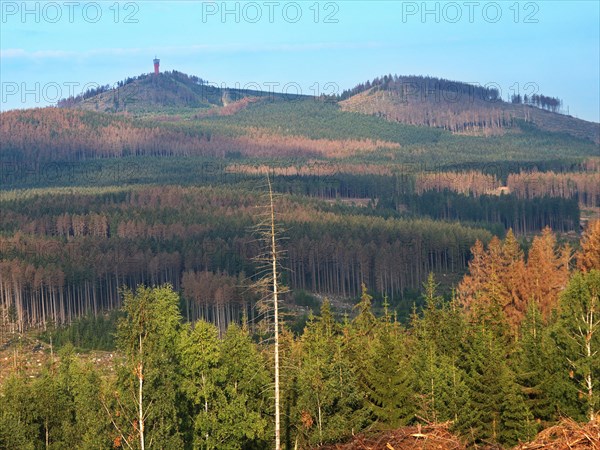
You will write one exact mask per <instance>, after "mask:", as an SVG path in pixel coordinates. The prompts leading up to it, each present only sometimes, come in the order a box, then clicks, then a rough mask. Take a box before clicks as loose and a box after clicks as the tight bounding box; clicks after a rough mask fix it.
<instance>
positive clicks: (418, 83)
mask: <svg viewBox="0 0 600 450" xmlns="http://www.w3.org/2000/svg"><path fill="white" fill-rule="evenodd" d="M372 88H375V90H380V89H381V90H394V91H399V92H402V93H403V95H404V96H406V97H411V96H418V97H419V98H426V97H436V98H439V97H440V96H441V95H442V93H446V92H451V93H453V94H455V95H459V96H461V97H463V98H465V97H468V98H470V99H471V100H474V99H478V100H483V101H489V102H496V101H499V100H501V99H500V93H499V91H498V89H496V88H492V87H489V88H488V87H484V86H477V85H475V84H469V83H463V82H459V81H451V80H446V79H444V78H436V77H425V76H415V75H410V76H400V75H392V74H389V75H384V76H383V77H377V78H375V79H373V80H372V81H366V82H364V83H360V84H358V85H356V86H355V87H354V88H352V89H348V90H345V91H343V92H342V93H341V95H340V100H346V99H348V98H350V97H352V96H354V95H356V94H359V93H361V92H364V91H368V90H369V89H372Z"/></svg>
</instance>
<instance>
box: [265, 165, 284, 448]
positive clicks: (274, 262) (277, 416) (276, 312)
mask: <svg viewBox="0 0 600 450" xmlns="http://www.w3.org/2000/svg"><path fill="white" fill-rule="evenodd" d="M267 182H268V183H269V203H270V206H271V233H270V234H271V264H272V272H273V273H272V276H273V307H274V320H275V450H281V428H280V427H281V425H280V413H279V308H278V294H279V292H278V283H277V246H276V241H275V207H274V205H273V189H272V187H271V180H270V179H269V176H268V175H267Z"/></svg>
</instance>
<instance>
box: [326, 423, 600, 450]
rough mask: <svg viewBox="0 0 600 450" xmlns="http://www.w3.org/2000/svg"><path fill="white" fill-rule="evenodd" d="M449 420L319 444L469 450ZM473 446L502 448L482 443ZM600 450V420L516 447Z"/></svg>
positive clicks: (359, 449)
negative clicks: (344, 442) (345, 441)
mask: <svg viewBox="0 0 600 450" xmlns="http://www.w3.org/2000/svg"><path fill="white" fill-rule="evenodd" d="M449 425H450V424H449V423H442V424H429V425H422V426H421V425H416V426H411V427H402V428H398V429H396V430H391V431H386V432H384V433H382V434H378V435H373V436H367V435H364V434H359V435H356V436H354V437H353V438H352V440H351V441H350V442H348V443H346V444H332V445H327V446H324V447H319V448H320V450H465V449H467V448H470V447H467V445H466V444H465V443H464V442H462V441H461V439H460V438H459V437H457V436H455V435H454V434H452V433H451V432H450V431H449ZM472 448H478V449H482V450H483V449H488V450H491V449H500V448H501V447H497V446H486V445H485V444H484V445H478V446H473V447H472ZM538 449H539V450H542V449H543V450H565V449H569V450H600V420H596V421H594V422H589V423H587V424H583V425H582V424H578V423H577V422H575V421H573V420H571V419H563V420H562V421H561V422H559V423H558V424H557V425H554V426H552V427H550V428H547V429H545V430H543V431H541V432H540V433H539V434H538V435H537V436H536V438H535V439H534V440H533V441H531V442H527V443H524V444H520V445H518V446H516V447H515V448H514V449H513V450H538Z"/></svg>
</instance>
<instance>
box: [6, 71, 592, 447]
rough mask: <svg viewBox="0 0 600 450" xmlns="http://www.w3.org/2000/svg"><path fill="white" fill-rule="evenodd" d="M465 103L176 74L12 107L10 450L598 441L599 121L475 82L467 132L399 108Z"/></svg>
mask: <svg viewBox="0 0 600 450" xmlns="http://www.w3.org/2000/svg"><path fill="white" fill-rule="evenodd" d="M407 83H410V85H409V84H407ZM423 83H424V84H423ZM421 84H423V85H422V86H421ZM455 84H456V83H453V82H449V81H448V80H438V79H433V78H430V77H408V78H402V77H397V76H385V77H383V78H377V79H375V80H373V81H372V82H367V83H361V84H359V85H358V86H357V87H356V88H354V89H351V90H349V91H345V92H344V93H342V94H341V95H338V96H336V95H333V96H321V97H318V98H310V97H306V96H300V97H294V98H290V97H289V96H286V95H283V94H282V95H272V94H267V93H261V92H258V91H244V90H233V89H229V90H225V89H222V88H216V87H212V86H210V87H209V86H207V85H206V84H205V82H204V81H203V80H202V79H200V78H198V77H190V76H187V75H185V74H182V73H180V72H176V71H173V72H165V73H161V74H159V75H157V76H154V77H152V76H146V75H141V76H139V77H134V78H128V79H126V80H125V81H123V82H121V83H119V84H118V86H116V87H115V88H113V89H111V88H109V87H101V88H98V89H95V90H93V91H90V92H86V93H84V94H82V95H80V96H78V97H73V98H69V99H64V100H62V101H61V102H59V107H51V108H43V109H33V110H19V111H8V112H3V113H1V115H0V117H1V120H0V169H1V170H0V180H1V186H0V210H1V214H0V357H1V358H2V359H1V363H0V448H6V449H111V448H123V449H139V448H148V449H154V448H156V449H200V448H202V449H267V448H273V442H274V439H275V428H276V423H279V428H280V437H281V444H282V448H286V449H290V450H291V449H308V448H318V447H323V448H342V447H341V445H342V443H344V442H350V441H354V442H359V441H360V439H370V438H373V439H375V438H374V436H387V435H386V434H385V433H393V432H395V431H394V430H396V431H397V432H398V433H399V432H400V431H398V430H413V428H410V427H414V430H413V431H411V432H410V433H411V436H412V438H415V439H419V438H420V437H421V436H425V437H427V436H428V435H427V432H426V431H423V430H440V429H443V430H444V431H443V432H444V433H446V434H445V435H444V436H448V439H453V441H452V442H453V445H455V446H454V447H451V446H450V444H448V447H447V448H489V449H499V448H506V449H508V448H515V449H516V448H518V449H523V450H525V449H532V448H543V447H539V446H538V447H535V445H538V444H536V442H537V443H540V442H542V441H541V440H540V439H542V440H543V439H546V437H545V436H547V435H550V434H552V433H548V430H553V428H552V427H556V426H561V425H560V424H562V423H565V421H570V422H568V423H573V424H575V425H574V426H580V427H584V426H590V427H593V426H595V427H596V428H593V429H592V428H590V429H592V431H593V430H596V431H595V432H598V425H597V424H598V414H599V411H600V385H599V384H598V380H599V379H600V357H599V356H598V355H599V351H600V300H599V298H600V220H598V214H599V212H600V178H599V168H600V159H599V158H598V154H599V153H598V150H599V147H598V138H597V136H596V135H595V134H594V133H596V132H597V129H596V128H597V126H596V127H594V125H597V124H591V123H587V122H584V121H579V120H578V119H574V118H572V117H567V116H562V115H561V114H559V112H558V110H559V107H560V100H559V99H557V98H554V97H547V96H538V97H536V98H535V99H534V98H531V99H527V100H524V99H513V101H512V102H503V101H502V100H500V99H498V98H496V97H497V96H496V94H495V93H494V91H493V90H489V89H483V88H481V89H479V90H476V91H473V92H472V91H471V90H469V86H468V85H466V84H459V85H458V86H460V87H461V89H463V90H461V91H460V92H462V93H463V94H464V95H466V94H469V95H470V94H473V95H476V96H477V102H476V104H475V106H474V107H472V108H471V110H468V108H467V105H466V104H462V103H460V102H459V103H458V104H454V105H449V106H448V108H447V109H445V108H443V107H442V106H440V105H439V104H438V103H439V102H437V103H436V102H431V101H429V100H428V101H417V100H415V99H412V100H411V101H409V102H408V103H405V102H401V104H400V103H398V104H397V103H395V102H396V100H397V99H398V98H401V97H402V96H406V95H408V94H409V92H407V91H406V89H407V86H409V87H410V88H411V89H410V93H412V94H415V92H420V90H421V89H420V88H422V90H423V91H424V92H432V91H435V90H438V91H440V92H441V93H442V94H441V95H442V97H443V93H444V92H445V89H447V88H448V86H454V85H455ZM415 86H417V87H420V88H419V89H417V90H415ZM448 89H449V88H448ZM463 91H464V92H463ZM480 97H481V98H480ZM434 103H435V104H434ZM411 105H412V106H411ZM411 108H412V109H411ZM434 110H435V111H434ZM434 112H435V114H434ZM419 114H424V115H425V116H426V117H427V120H421V119H420V118H419V117H420V116H419ZM463 115H464V117H463ZM466 116H469V118H468V120H467V119H466V118H465V117H466ZM411 121H412V122H411ZM590 130H591V131H590ZM271 189H272V193H273V194H274V196H273V197H269V196H268V194H269V193H270V192H271ZM270 212H272V213H273V216H269V214H270ZM269 217H271V219H272V221H271V222H269ZM270 225H272V228H269V226H270ZM269 230H271V231H272V235H270V234H269ZM271 237H272V240H270V238H271ZM271 245H272V246H273V247H271ZM275 246H276V247H277V251H275ZM275 259H276V263H275V262H274V261H275ZM272 260H273V264H272V266H270V265H269V264H270V263H271V261H272ZM275 280H276V281H277V283H275V282H274V281H275ZM276 285H278V286H279V288H280V289H279V290H278V294H279V297H276V298H278V301H277V302H276V303H275V302H274V295H273V294H274V291H277V288H275V286H276ZM275 304H276V305H277V309H276V308H275ZM276 317H278V319H277V320H278V322H277V325H276V324H275V323H274V321H275V319H276ZM276 349H277V350H276ZM276 367H277V369H276ZM275 380H278V383H275ZM276 384H277V388H276V387H275V385H276ZM276 391H277V392H278V395H277V396H276V394H275V392H276ZM275 397H277V398H278V406H275ZM278 412H279V414H278ZM557 424H558V425H557ZM577 424H579V425H577ZM585 424H588V425H585ZM590 424H591V425H590ZM405 427H408V428H405ZM427 427H429V428H427ZM582 429H583V428H582ZM544 430H546V434H544V432H545V431H544ZM421 431H422V432H421ZM431 432H432V433H433V431H431ZM538 433H541V434H539V435H538ZM586 433H587V434H586ZM586 433H583V435H582V436H587V437H586V438H585V439H589V447H582V448H595V447H594V445H600V435H598V436H596V435H594V434H593V433H592V434H590V432H586ZM390 436H391V435H390ZM415 436H416V437H415ZM536 436H537V437H536ZM540 436H541V437H540ZM381 439H383V438H381ZM389 439H391V438H389ZM389 439H388V441H387V443H388V445H389V446H391V447H393V445H392V444H391V443H390V442H391V441H390V440H389ZM536 439H537V440H536ZM548 439H549V438H548ZM581 439H584V438H583V437H582V438H581ZM594 439H595V440H594ZM360 442H363V441H360ZM365 442H366V441H365ZM448 442H449V441H448ZM544 442H545V444H543V445H549V444H548V443H547V442H546V441H544ZM578 442H579V441H578ZM527 443H530V444H527ZM581 443H583V444H587V441H585V442H584V441H581V442H580V444H581ZM348 445H351V444H348ZM357 445H358V444H357ZM383 445H385V443H384V444H383ZM539 445H542V444H539ZM336 446H340V447H336ZM344 448H363V447H344ZM364 448H366V447H364ZM377 448H379V447H377ZM382 448H385V447H382ZM388 448H390V447H388ZM401 448H402V447H401ZM432 448H434V447H432ZM436 448H437V447H436ZM441 448H445V447H441ZM557 448H558V447H557Z"/></svg>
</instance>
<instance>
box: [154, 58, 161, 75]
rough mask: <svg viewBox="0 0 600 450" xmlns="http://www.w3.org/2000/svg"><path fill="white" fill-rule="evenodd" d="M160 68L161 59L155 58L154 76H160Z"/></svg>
mask: <svg viewBox="0 0 600 450" xmlns="http://www.w3.org/2000/svg"><path fill="white" fill-rule="evenodd" d="M159 66H160V59H158V58H156V56H155V57H154V75H158V67H159Z"/></svg>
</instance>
